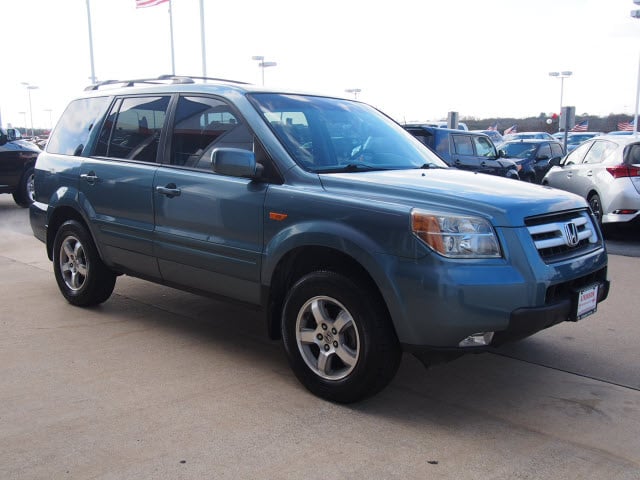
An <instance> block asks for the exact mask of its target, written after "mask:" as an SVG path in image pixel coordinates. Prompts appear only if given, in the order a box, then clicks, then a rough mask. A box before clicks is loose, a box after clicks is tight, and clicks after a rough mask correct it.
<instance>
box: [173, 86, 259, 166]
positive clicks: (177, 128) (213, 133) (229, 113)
mask: <svg viewBox="0 0 640 480" xmlns="http://www.w3.org/2000/svg"><path fill="white" fill-rule="evenodd" d="M219 147H231V148H240V149H243V150H249V151H253V135H252V134H251V133H250V131H249V129H248V128H247V126H246V125H245V124H244V122H242V120H241V119H240V118H239V116H238V115H237V114H236V113H235V112H234V111H233V109H232V108H231V106H230V105H229V104H227V103H225V102H223V101H221V100H218V99H215V98H208V97H180V99H179V100H178V106H177V108H176V118H175V125H174V128H173V133H172V137H171V159H170V162H171V164H172V165H179V166H184V167H191V168H198V169H203V170H209V171H210V170H211V152H212V151H213V149H214V148H219Z"/></svg>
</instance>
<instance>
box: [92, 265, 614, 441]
mask: <svg viewBox="0 0 640 480" xmlns="http://www.w3.org/2000/svg"><path fill="white" fill-rule="evenodd" d="M120 280H124V281H123V285H120V286H119V287H118V289H117V292H116V299H117V300H116V301H115V302H114V301H113V299H112V300H110V301H109V302H106V303H105V304H104V305H103V306H102V307H100V308H101V309H103V310H104V312H103V313H104V314H105V315H111V314H115V315H117V316H119V317H121V318H122V309H123V307H126V310H127V314H126V316H127V317H130V318H131V319H133V320H134V321H135V323H138V324H140V323H142V324H143V325H146V327H149V328H155V329H157V328H160V329H162V330H163V331H164V332H170V334H171V335H175V337H176V341H185V340H186V341H188V342H198V343H200V344H203V345H204V346H205V348H207V349H211V350H210V356H211V361H212V364H213V362H214V357H215V355H216V352H218V351H220V350H222V351H224V352H225V354H226V355H230V356H231V357H232V358H233V359H232V362H231V363H232V364H233V365H239V366H242V367H240V370H243V369H244V367H249V368H252V369H253V371H254V372H255V371H256V369H257V371H258V372H257V373H258V375H261V376H263V377H269V376H272V375H274V374H275V376H276V377H277V381H276V384H271V383H265V385H264V388H278V389H284V390H286V391H285V392H284V395H285V396H289V395H291V396H300V395H302V396H304V397H305V398H306V400H305V401H306V402H308V403H309V406H310V407H311V408H314V407H315V408H329V409H330V410H332V409H337V410H344V409H347V410H348V411H350V412H352V413H353V414H357V415H360V416H363V417H367V416H371V415H373V416H375V417H378V418H386V419H388V420H391V421H393V422H401V423H405V424H407V425H411V427H412V428H418V429H424V430H425V431H428V429H430V428H432V427H435V426H438V427H446V428H460V429H462V431H475V430H476V429H481V428H487V427H488V426H489V425H491V424H495V423H500V424H502V423H504V422H507V423H509V424H511V423H517V424H518V425H520V426H521V428H523V429H525V430H529V429H531V430H532V431H533V430H535V431H540V430H546V429H552V430H553V429H555V428H556V427H557V425H558V424H559V423H563V422H565V423H571V422H574V421H575V420H576V417H582V416H583V415H587V416H591V417H595V418H596V420H597V421H608V418H609V414H608V413H607V412H606V411H604V410H602V411H600V410H599V409H598V407H593V408H591V409H587V410H585V408H587V407H585V406H584V405H582V404H580V402H578V403H577V404H576V403H575V402H574V403H571V401H570V400H565V399H576V398H584V399H585V402H587V403H585V405H587V404H588V403H589V401H590V400H589V399H592V398H597V397H598V396H599V395H601V388H604V387H601V386H599V385H598V382H597V381H591V380H585V379H580V381H578V382H575V381H567V380H568V379H569V378H571V377H572V375H571V374H570V373H566V372H561V371H556V370H553V369H550V368H546V367H542V366H539V365H534V364H530V363H527V362H523V361H520V360H518V359H514V358H508V357H505V356H500V355H496V354H493V353H483V354H476V355H473V354H470V355H467V356H465V357H462V358H460V359H458V360H455V361H453V362H451V363H447V364H444V365H438V366H434V367H433V368H430V369H426V368H424V366H423V365H422V364H421V363H420V362H419V361H418V360H417V359H415V358H414V357H413V356H412V355H409V354H405V355H404V356H403V360H402V364H401V366H400V368H399V371H398V373H397V375H396V377H395V379H394V380H393V381H392V382H391V384H390V385H389V386H388V387H387V388H386V389H384V390H383V391H382V392H380V393H379V394H377V395H375V396H373V397H371V398H369V399H366V400H363V401H361V402H358V403H355V404H351V405H339V404H332V403H329V402H326V401H324V400H322V399H319V398H316V397H315V396H313V395H312V394H311V393H308V392H307V391H306V390H305V389H304V387H303V386H302V385H301V384H299V383H298V381H297V379H296V378H295V376H294V374H293V373H292V372H291V370H290V369H289V365H288V362H287V359H286V357H285V353H284V349H283V348H282V345H281V343H280V342H278V341H270V340H269V339H268V338H267V336H266V328H265V325H264V322H263V320H262V315H261V314H260V313H258V312H254V311H252V310H249V309H246V308H244V307H241V306H236V305H229V304H227V303H223V302H218V301H216V300H212V299H209V298H204V297H199V296H195V295H191V294H188V293H184V292H180V291H176V290H173V289H170V288H165V287H161V286H157V285H149V284H147V283H145V282H142V281H138V280H135V279H129V278H124V279H120ZM120 280H119V282H120ZM118 298H119V299H118ZM123 303H124V305H123ZM118 312H119V313H118ZM132 328H134V327H132ZM608 388H609V387H608ZM287 392H289V393H288V394H287ZM494 426H495V425H494Z"/></svg>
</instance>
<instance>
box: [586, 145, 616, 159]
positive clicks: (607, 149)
mask: <svg viewBox="0 0 640 480" xmlns="http://www.w3.org/2000/svg"><path fill="white" fill-rule="evenodd" d="M615 148H616V144H615V143H612V142H607V141H598V142H594V143H593V147H591V150H589V153H587V155H586V156H585V157H584V160H583V161H582V163H589V164H593V163H601V162H602V161H603V160H605V158H606V157H607V156H608V155H609V154H610V153H611V152H613V151H614V150H615Z"/></svg>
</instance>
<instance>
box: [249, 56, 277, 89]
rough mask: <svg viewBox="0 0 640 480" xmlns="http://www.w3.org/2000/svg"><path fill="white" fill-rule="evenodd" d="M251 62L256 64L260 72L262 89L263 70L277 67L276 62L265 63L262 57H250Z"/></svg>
mask: <svg viewBox="0 0 640 480" xmlns="http://www.w3.org/2000/svg"><path fill="white" fill-rule="evenodd" d="M251 60H254V61H256V62H258V67H260V69H261V70H262V86H263V87H264V69H265V68H267V67H275V66H277V65H278V63H277V62H265V61H264V56H262V55H254V56H253V57H251Z"/></svg>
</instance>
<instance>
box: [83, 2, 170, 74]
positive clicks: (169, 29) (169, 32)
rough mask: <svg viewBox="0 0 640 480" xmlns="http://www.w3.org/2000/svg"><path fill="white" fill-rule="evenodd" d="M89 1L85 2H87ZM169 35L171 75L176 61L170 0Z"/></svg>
mask: <svg viewBox="0 0 640 480" xmlns="http://www.w3.org/2000/svg"><path fill="white" fill-rule="evenodd" d="M88 1H89V0H87V2H88ZM169 33H170V35H171V75H175V74H176V61H175V56H174V51H173V14H172V12H171V0H169Z"/></svg>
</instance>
